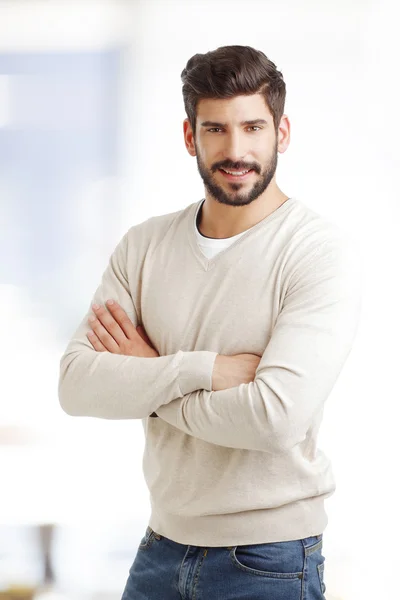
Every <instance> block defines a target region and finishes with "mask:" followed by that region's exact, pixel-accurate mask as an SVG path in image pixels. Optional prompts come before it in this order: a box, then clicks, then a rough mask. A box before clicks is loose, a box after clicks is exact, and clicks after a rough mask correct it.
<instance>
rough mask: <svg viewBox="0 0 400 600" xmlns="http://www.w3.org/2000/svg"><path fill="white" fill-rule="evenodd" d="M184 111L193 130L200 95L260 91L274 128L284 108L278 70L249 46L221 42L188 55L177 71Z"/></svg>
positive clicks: (230, 95) (223, 95)
mask: <svg viewBox="0 0 400 600" xmlns="http://www.w3.org/2000/svg"><path fill="white" fill-rule="evenodd" d="M181 79H182V82H183V87H182V93H183V101H184V104H185V111H186V114H187V116H188V118H189V121H190V124H191V126H192V129H193V133H196V112H197V104H198V102H199V100H201V99H202V98H232V97H233V96H238V95H250V94H257V93H258V94H262V95H263V96H264V98H265V102H266V104H267V106H268V108H269V110H270V112H271V114H272V116H273V119H274V126H275V132H276V133H277V132H278V127H279V123H280V120H281V117H282V115H283V111H284V108H285V97H286V85H285V82H284V80H283V77H282V73H281V72H280V71H278V70H277V68H276V66H275V64H274V63H273V62H272V61H271V60H269V58H267V57H266V56H265V54H264V53H263V52H261V50H255V49H254V48H251V47H250V46H221V47H220V48H217V49H216V50H212V51H210V52H207V53H206V54H195V55H194V56H192V57H191V58H189V60H188V62H187V64H186V67H185V68H184V69H183V71H182V73H181Z"/></svg>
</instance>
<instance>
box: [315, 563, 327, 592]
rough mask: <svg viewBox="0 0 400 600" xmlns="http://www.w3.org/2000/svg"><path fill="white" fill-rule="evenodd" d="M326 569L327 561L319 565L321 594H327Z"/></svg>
mask: <svg viewBox="0 0 400 600" xmlns="http://www.w3.org/2000/svg"><path fill="white" fill-rule="evenodd" d="M324 567H325V561H324V562H323V563H321V564H319V565H317V570H318V577H319V583H320V585H321V592H322V593H323V594H325V591H326V585H325V581H324Z"/></svg>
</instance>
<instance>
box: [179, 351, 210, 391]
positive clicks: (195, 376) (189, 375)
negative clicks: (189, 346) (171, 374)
mask: <svg viewBox="0 0 400 600" xmlns="http://www.w3.org/2000/svg"><path fill="white" fill-rule="evenodd" d="M217 356H218V352H210V351H208V350H196V351H194V352H183V358H182V360H181V363H180V365H179V378H178V384H179V387H180V389H181V392H182V396H185V394H189V393H190V392H194V391H195V390H208V391H210V392H211V391H212V374H213V369H214V363H215V359H216V357H217Z"/></svg>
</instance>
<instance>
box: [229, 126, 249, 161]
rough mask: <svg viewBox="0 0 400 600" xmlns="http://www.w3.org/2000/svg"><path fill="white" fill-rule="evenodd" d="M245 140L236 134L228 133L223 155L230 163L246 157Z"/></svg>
mask: <svg viewBox="0 0 400 600" xmlns="http://www.w3.org/2000/svg"><path fill="white" fill-rule="evenodd" d="M246 153H247V149H246V146H245V140H244V139H243V137H242V136H241V135H240V133H238V132H234V131H233V132H231V133H228V134H227V136H226V139H225V148H224V155H225V158H227V159H229V160H230V161H231V162H238V161H242V160H243V157H244V156H246Z"/></svg>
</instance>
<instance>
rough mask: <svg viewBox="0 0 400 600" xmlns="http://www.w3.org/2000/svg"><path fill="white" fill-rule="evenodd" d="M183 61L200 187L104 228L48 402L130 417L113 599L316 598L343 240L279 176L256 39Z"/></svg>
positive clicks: (339, 338)
mask: <svg viewBox="0 0 400 600" xmlns="http://www.w3.org/2000/svg"><path fill="white" fill-rule="evenodd" d="M182 80H183V84H184V85H183V97H184V102H185V110H186V113H187V118H186V119H185V120H184V124H183V130H184V140H185V145H186V148H187V150H188V152H189V154H190V155H191V156H195V157H196V161H197V166H198V170H199V173H200V175H201V177H202V179H203V182H204V186H205V199H204V200H201V201H200V202H195V203H193V204H190V205H189V206H187V207H186V208H185V209H183V210H180V211H178V212H175V213H170V214H166V215H161V216H156V217H153V218H150V219H148V220H147V221H145V222H143V223H141V224H139V225H135V226H133V227H131V228H130V229H129V231H128V232H127V233H126V234H125V235H124V237H123V238H122V240H121V241H120V243H119V244H118V245H117V247H116V249H115V251H114V252H113V254H112V256H111V259H110V263H109V265H108V267H107V269H106V271H105V273H104V275H103V279H102V282H101V284H100V286H99V288H98V289H97V291H96V292H95V294H94V298H93V303H92V310H90V311H89V312H88V314H87V315H85V317H84V319H83V321H82V323H81V324H80V326H79V327H78V329H77V331H76V332H75V334H74V335H73V337H72V340H71V341H70V343H69V345H68V347H67V349H66V351H65V353H64V355H63V357H62V359H61V372H60V383H59V396H60V402H61V406H62V408H63V409H64V410H65V411H66V412H67V413H68V414H70V415H76V416H92V417H100V418H105V419H142V422H143V425H144V429H145V435H146V443H145V450H144V459H143V469H144V476H145V479H146V482H147V485H148V487H149V490H150V497H151V508H152V513H151V518H150V522H149V525H148V527H147V530H146V532H145V535H144V537H143V539H142V541H141V544H140V546H139V548H138V550H137V555H136V557H135V560H134V562H133V564H132V567H131V569H130V572H129V578H128V580H127V582H126V587H125V591H124V593H123V596H122V598H123V600H144V599H146V600H147V599H149V600H161V599H162V600H182V599H185V600H186V599H189V598H190V599H191V598H196V600H203V599H207V600H210V599H214V598H215V599H218V600H228V599H230V600H231V599H233V598H235V599H246V600H253V599H261V598H262V599H265V598H268V599H269V600H294V599H296V600H298V599H299V598H300V597H304V598H308V600H316V599H321V598H323V597H324V596H323V594H324V591H325V583H324V576H323V573H324V560H325V557H324V556H323V555H322V535H323V531H324V529H325V527H326V525H327V516H326V512H325V508H324V501H325V500H326V499H327V498H328V497H329V496H331V495H332V494H333V492H334V490H335V482H334V477H333V473H332V470H331V465H330V461H329V460H328V458H327V457H326V456H325V455H324V454H323V452H322V451H320V450H319V449H317V445H316V442H317V434H318V430H319V426H320V424H321V420H322V414H323V410H324V405H325V402H326V400H327V398H328V396H329V394H330V392H331V390H332V388H333V386H334V384H335V382H336V380H337V378H338V376H339V374H340V372H341V370H342V367H343V365H344V363H345V361H346V358H347V356H348V354H349V352H350V350H351V347H352V344H353V340H354V337H355V334H356V331H357V326H358V318H359V312H360V305H361V304H360V303H361V278H360V269H359V262H358V259H357V256H358V255H357V252H354V249H353V246H352V244H351V243H350V240H349V239H347V237H346V236H345V235H344V234H343V232H342V231H341V230H340V229H339V228H338V227H337V226H336V225H334V224H333V223H330V222H329V221H328V220H326V219H324V218H323V217H321V216H319V215H318V214H317V213H316V212H315V211H313V210H311V209H310V208H308V207H307V206H306V205H305V204H304V203H303V202H301V201H300V200H298V199H296V198H294V197H289V196H287V195H286V194H284V193H283V192H282V191H281V190H280V189H279V187H278V185H277V183H276V167H277V153H278V152H280V153H283V152H285V151H286V149H287V148H288V146H289V142H290V122H289V119H288V117H287V115H285V114H283V111H284V102H285V84H284V81H283V79H282V75H281V73H280V72H279V71H277V70H276V67H275V65H274V63H272V62H271V61H270V60H269V59H268V58H267V57H266V56H265V54H263V53H262V52H260V51H257V50H255V49H253V48H250V47H247V46H246V47H244V46H226V47H221V48H218V49H217V50H215V51H212V52H208V53H206V54H196V55H195V56H193V57H192V58H191V59H190V60H189V61H188V63H187V65H186V68H185V69H184V70H183V72H182ZM110 299H111V300H113V303H111V304H109V303H108V301H109V300H110ZM89 315H91V319H95V320H92V321H91V320H90V319H89V320H88V316H89Z"/></svg>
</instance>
